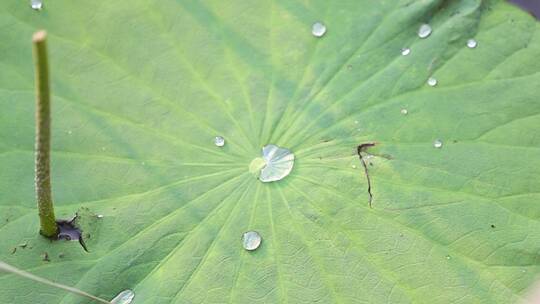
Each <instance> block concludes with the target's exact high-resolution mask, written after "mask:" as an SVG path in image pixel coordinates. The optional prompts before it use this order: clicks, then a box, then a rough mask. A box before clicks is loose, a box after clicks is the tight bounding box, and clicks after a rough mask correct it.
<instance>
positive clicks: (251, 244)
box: [242, 231, 262, 251]
mask: <svg viewBox="0 0 540 304" xmlns="http://www.w3.org/2000/svg"><path fill="white" fill-rule="evenodd" d="M261 241H262V239H261V236H260V235H259V233H258V232H256V231H248V232H246V233H244V235H243V236H242V244H243V246H244V249H245V250H248V251H253V250H255V249H257V248H259V246H260V245H261Z"/></svg>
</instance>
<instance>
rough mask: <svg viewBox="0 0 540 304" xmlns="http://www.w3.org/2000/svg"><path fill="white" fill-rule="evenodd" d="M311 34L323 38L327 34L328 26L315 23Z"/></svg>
mask: <svg viewBox="0 0 540 304" xmlns="http://www.w3.org/2000/svg"><path fill="white" fill-rule="evenodd" d="M311 33H312V34H313V36H315V37H322V36H323V35H324V34H325V33H326V25H324V24H323V23H321V22H315V23H313V26H312V27H311Z"/></svg>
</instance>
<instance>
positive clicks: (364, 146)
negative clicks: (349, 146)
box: [356, 142, 375, 208]
mask: <svg viewBox="0 0 540 304" xmlns="http://www.w3.org/2000/svg"><path fill="white" fill-rule="evenodd" d="M373 146H375V143H374V142H370V143H363V144H360V145H358V147H357V148H356V153H358V158H359V159H360V162H361V163H362V166H363V167H364V174H365V176H366V179H367V183H368V188H367V191H368V194H369V208H373V207H372V206H371V202H372V201H373V193H371V179H370V178H369V172H368V167H367V165H366V161H365V160H364V158H363V157H362V153H366V150H367V149H368V148H370V147H373Z"/></svg>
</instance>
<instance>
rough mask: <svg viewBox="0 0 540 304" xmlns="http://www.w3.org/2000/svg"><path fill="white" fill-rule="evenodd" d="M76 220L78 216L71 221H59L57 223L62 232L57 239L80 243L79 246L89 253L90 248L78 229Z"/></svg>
mask: <svg viewBox="0 0 540 304" xmlns="http://www.w3.org/2000/svg"><path fill="white" fill-rule="evenodd" d="M75 219H77V216H75V217H74V218H73V219H71V220H59V221H57V222H56V224H57V225H58V229H59V230H60V232H59V233H58V237H57V239H58V240H66V241H79V244H81V247H82V248H83V249H84V251H86V252H88V248H87V247H86V244H85V243H84V240H83V236H82V233H81V230H80V229H79V228H77V227H76V226H75V224H74V221H75Z"/></svg>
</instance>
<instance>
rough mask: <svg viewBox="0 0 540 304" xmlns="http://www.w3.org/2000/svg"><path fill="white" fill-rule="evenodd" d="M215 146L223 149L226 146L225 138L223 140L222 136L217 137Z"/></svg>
mask: <svg viewBox="0 0 540 304" xmlns="http://www.w3.org/2000/svg"><path fill="white" fill-rule="evenodd" d="M214 145H216V146H218V147H223V146H224V145H225V138H223V137H221V136H216V137H215V138H214Z"/></svg>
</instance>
